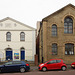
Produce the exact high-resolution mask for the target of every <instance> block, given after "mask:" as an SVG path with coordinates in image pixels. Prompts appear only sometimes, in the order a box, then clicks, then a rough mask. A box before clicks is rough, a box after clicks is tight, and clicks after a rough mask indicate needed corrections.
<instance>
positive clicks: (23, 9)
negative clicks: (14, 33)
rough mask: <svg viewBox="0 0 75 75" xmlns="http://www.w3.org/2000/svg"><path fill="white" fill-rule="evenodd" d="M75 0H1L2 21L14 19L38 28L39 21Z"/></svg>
mask: <svg viewBox="0 0 75 75" xmlns="http://www.w3.org/2000/svg"><path fill="white" fill-rule="evenodd" d="M69 3H71V4H73V5H75V0H0V20H1V19H3V18H6V17H10V18H13V19H15V20H17V21H20V22H22V23H24V24H26V25H29V26H31V27H34V28H36V23H37V21H41V20H42V19H43V18H44V17H46V16H48V15H50V14H52V13H53V12H55V11H57V10H59V9H60V8H62V7H64V6H66V5H67V4H69Z"/></svg>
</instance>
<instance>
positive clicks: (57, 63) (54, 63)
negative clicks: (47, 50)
mask: <svg viewBox="0 0 75 75" xmlns="http://www.w3.org/2000/svg"><path fill="white" fill-rule="evenodd" d="M54 69H62V70H63V71H65V70H66V69H67V66H66V64H65V63H64V61H63V60H62V59H51V60H49V61H48V62H46V63H42V64H40V65H39V70H42V71H46V70H54Z"/></svg>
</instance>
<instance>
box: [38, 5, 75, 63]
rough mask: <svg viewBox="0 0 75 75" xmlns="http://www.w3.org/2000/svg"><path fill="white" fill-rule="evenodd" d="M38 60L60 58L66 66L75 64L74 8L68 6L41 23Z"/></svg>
mask: <svg viewBox="0 0 75 75" xmlns="http://www.w3.org/2000/svg"><path fill="white" fill-rule="evenodd" d="M41 23H42V25H41V26H40V29H39V60H40V62H42V61H44V62H45V61H48V60H50V59H54V58H60V59H63V60H64V61H65V63H66V64H71V63H72V62H75V6H74V5H72V4H68V5H67V6H65V7H63V8H61V9H60V10H58V11H56V12H54V13H53V14H51V15H49V16H47V17H45V18H44V19H42V21H41Z"/></svg>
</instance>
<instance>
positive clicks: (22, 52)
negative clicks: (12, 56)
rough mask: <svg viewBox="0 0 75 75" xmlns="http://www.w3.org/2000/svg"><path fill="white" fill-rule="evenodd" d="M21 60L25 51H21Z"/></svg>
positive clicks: (23, 58)
mask: <svg viewBox="0 0 75 75" xmlns="http://www.w3.org/2000/svg"><path fill="white" fill-rule="evenodd" d="M21 60H25V51H21Z"/></svg>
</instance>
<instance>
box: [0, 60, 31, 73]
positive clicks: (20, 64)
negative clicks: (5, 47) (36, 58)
mask: <svg viewBox="0 0 75 75" xmlns="http://www.w3.org/2000/svg"><path fill="white" fill-rule="evenodd" d="M29 70H30V66H29V64H27V63H25V62H24V61H10V62H7V63H5V64H4V65H0V72H14V71H20V72H25V71H29Z"/></svg>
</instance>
